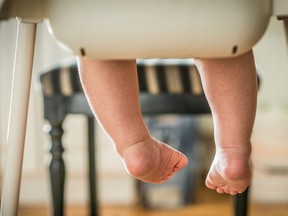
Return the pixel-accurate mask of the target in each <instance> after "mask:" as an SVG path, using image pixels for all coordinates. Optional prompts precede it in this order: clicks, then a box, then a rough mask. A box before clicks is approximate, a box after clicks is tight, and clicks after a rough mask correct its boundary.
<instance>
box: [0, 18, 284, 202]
mask: <svg viewBox="0 0 288 216" xmlns="http://www.w3.org/2000/svg"><path fill="white" fill-rule="evenodd" d="M15 35H16V22H15V21H14V20H10V21H9V22H5V23H1V25H0V47H1V49H0V74H1V79H0V103H1V106H0V119H1V122H0V151H1V152H0V155H1V158H0V161H1V170H2V171H3V167H4V158H5V150H6V146H5V139H6V131H7V113H8V107H9V106H8V104H9V95H10V87H11V71H12V66H13V56H14V53H13V51H14V44H15V42H14V41H15ZM67 56H70V54H69V53H66V52H65V51H63V50H61V49H60V48H59V47H58V46H57V44H56V43H55V41H54V40H52V39H51V38H50V37H49V36H48V34H47V31H46V29H45V28H44V26H43V25H42V26H40V27H39V29H38V36H37V45H36V57H35V64H34V72H33V86H32V91H31V100H30V111H29V120H28V130H27V139H26V148H25V157H24V165H23V178H22V189H21V198H20V203H21V204H26V203H39V204H43V203H48V202H49V196H50V191H49V181H48V173H47V165H48V163H49V147H50V144H49V142H50V140H49V137H48V136H47V135H45V134H44V133H43V132H42V127H43V125H44V124H45V122H44V120H43V108H42V98H41V94H40V90H39V85H37V71H38V69H39V68H41V67H42V66H43V65H47V64H52V63H54V62H55V61H58V60H59V59H61V58H64V57H67ZM255 58H256V61H257V63H258V65H259V66H260V68H261V74H262V78H263V83H262V84H263V85H262V87H261V91H260V94H259V108H258V115H257V120H256V123H255V133H254V137H253V141H254V143H256V144H255V152H259V151H256V150H257V149H263V146H265V147H267V148H268V149H269V148H272V146H271V145H272V142H273V145H274V146H275V145H277V143H278V144H279V143H280V144H279V145H280V146H282V147H283V148H284V149H287V148H288V143H286V141H285V140H288V135H287V133H285V132H283V130H284V129H286V127H284V125H288V118H286V117H287V116H288V114H287V110H288V109H287V108H288V94H287V92H288V85H287V80H288V60H287V54H286V50H285V42H284V38H283V29H282V24H281V23H280V22H278V21H277V20H276V19H274V18H273V19H272V20H271V24H270V26H269V28H268V30H267V32H266V34H265V36H264V37H263V39H262V40H261V41H260V42H259V43H258V44H257V46H256V47H255ZM275 116H276V117H275ZM279 116H280V117H279ZM282 116H285V118H282ZM271 120H274V121H273V127H268V125H269V122H271ZM208 122H209V124H210V123H211V121H208ZM79 125H80V127H79ZM85 127H86V125H85V118H83V117H82V116H69V117H68V118H67V120H66V122H65V125H64V129H65V131H66V132H67V133H66V134H65V136H64V138H63V142H64V143H65V146H64V147H65V150H66V151H65V155H64V157H65V161H66V168H67V181H68V182H67V186H66V192H67V194H66V198H67V201H68V202H70V203H83V202H85V199H86V197H87V196H86V194H87V185H86V170H87V166H86V160H87V158H86V137H85V134H86V130H85ZM208 128H210V129H209V132H210V134H211V133H212V131H211V127H210V125H209V127H208ZM98 130H99V129H98ZM270 131H271V133H269V132H270ZM279 131H282V132H281V134H279ZM75 134H77V136H75ZM272 135H275V138H274V139H272V140H271V139H270V140H271V143H268V144H267V140H268V138H270V137H271V136H272ZM275 142H276V144H275ZM285 144H286V146H285ZM256 147H257V148H256ZM267 151H269V150H267ZM266 156H267V155H265V157H266ZM284 156H285V154H284ZM97 157H98V159H97V161H98V165H99V173H100V175H99V176H100V180H99V185H100V186H99V190H100V191H99V192H100V201H101V202H103V203H130V202H133V200H134V198H135V195H134V191H133V180H131V178H130V177H129V176H128V175H127V174H126V173H125V171H124V168H123V166H122V165H121V163H120V160H119V159H118V157H117V156H116V154H115V153H114V151H113V147H112V145H111V144H110V143H109V141H108V140H107V137H105V135H103V134H101V135H100V136H98V137H97ZM265 157H264V156H263V154H262V155H261V154H260V155H259V153H258V155H256V156H254V158H256V159H257V161H261V160H264V159H265ZM287 158H288V157H287V155H286V161H287ZM256 159H255V160H256ZM107 161H109V163H108V162H107ZM283 161H284V160H282V162H281V163H284V162H283ZM257 163H258V162H257ZM279 163H280V162H279ZM258 176H259V175H258ZM260 177H261V176H260ZM287 182H288V181H287ZM119 184H121V187H119V186H118V185H119ZM263 184H264V183H263ZM264 185H265V184H264ZM254 187H255V186H254ZM257 191H259V188H257V187H256V189H255V190H254V192H253V194H254V198H255V199H256V200H257ZM286 191H287V190H286ZM124 195H125V196H124Z"/></svg>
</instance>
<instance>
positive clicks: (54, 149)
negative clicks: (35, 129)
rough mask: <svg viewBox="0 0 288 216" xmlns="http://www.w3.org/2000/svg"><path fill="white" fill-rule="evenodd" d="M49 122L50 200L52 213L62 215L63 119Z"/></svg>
mask: <svg viewBox="0 0 288 216" xmlns="http://www.w3.org/2000/svg"><path fill="white" fill-rule="evenodd" d="M49 122H50V126H51V127H50V131H49V133H50V135H51V140H52V146H51V149H50V153H51V154H52V159H51V163H50V167H49V171H50V181H51V191H52V201H53V215H54V216H63V215H64V183H65V165H64V160H63V157H62V154H63V152H64V148H63V145H62V141H61V140H62V135H63V129H62V123H63V121H49Z"/></svg>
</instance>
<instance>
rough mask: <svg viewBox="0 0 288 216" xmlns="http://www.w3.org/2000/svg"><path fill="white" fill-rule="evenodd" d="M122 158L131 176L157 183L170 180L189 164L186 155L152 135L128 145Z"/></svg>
mask: <svg viewBox="0 0 288 216" xmlns="http://www.w3.org/2000/svg"><path fill="white" fill-rule="evenodd" d="M122 159H123V162H124V165H125V167H126V169H127V171H128V173H129V174H130V175H131V176H133V177H135V178H137V179H140V180H142V181H144V182H149V183H155V184H160V183H162V182H164V181H166V180H168V179H169V178H170V177H171V176H173V175H174V174H175V173H176V172H177V171H179V170H180V169H181V168H183V167H185V166H186V165H187V164H188V159H187V157H186V156H185V155H183V154H182V153H180V152H178V151H177V150H175V149H173V148H171V147H169V146H168V145H166V144H164V143H162V142H160V141H158V140H156V139H154V138H152V137H148V138H147V139H146V140H144V141H141V142H138V143H136V144H134V145H132V146H130V147H128V148H127V149H126V150H124V152H123V154H122Z"/></svg>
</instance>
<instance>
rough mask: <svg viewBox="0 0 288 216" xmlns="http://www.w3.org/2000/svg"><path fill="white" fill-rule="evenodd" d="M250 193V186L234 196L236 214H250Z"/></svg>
mask: <svg viewBox="0 0 288 216" xmlns="http://www.w3.org/2000/svg"><path fill="white" fill-rule="evenodd" d="M248 194H249V188H247V189H246V190H245V191H244V192H243V193H242V194H237V195H236V196H234V215H235V216H247V215H248Z"/></svg>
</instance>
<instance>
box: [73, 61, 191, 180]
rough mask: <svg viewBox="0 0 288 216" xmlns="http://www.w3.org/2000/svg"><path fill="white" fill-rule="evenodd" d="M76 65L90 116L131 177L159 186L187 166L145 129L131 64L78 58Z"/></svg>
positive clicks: (184, 161)
mask: <svg viewBox="0 0 288 216" xmlns="http://www.w3.org/2000/svg"><path fill="white" fill-rule="evenodd" d="M78 63H79V68H80V75H81V81H82V84H83V87H84V90H85V93H86V96H87V98H88V101H89V103H90V105H91V107H92V109H93V112H94V114H95V116H96V118H97V119H98V121H99V123H100V124H101V126H102V127H103V129H104V130H105V131H106V133H107V134H108V135H109V137H110V138H111V139H112V141H113V143H114V145H115V148H116V151H117V152H118V153H119V155H120V156H121V158H122V160H123V162H124V164H125V167H126V169H127V171H128V172H129V173H130V174H131V175H132V176H134V177H136V178H138V179H140V180H143V181H146V182H151V183H161V182H163V181H165V180H167V179H168V178H169V177H170V176H172V175H173V174H174V173H175V172H177V171H178V170H179V169H180V168H182V167H184V166H186V165H187V163H188V160H187V158H186V157H185V156H184V155H183V154H181V153H180V152H178V151H176V150H174V149H172V148H170V147H169V146H167V145H166V144H163V143H161V142H159V141H157V140H155V139H153V138H152V137H151V136H150V134H149V132H148V130H147V128H146V126H145V123H144V121H143V119H142V115H141V110H140V105H139V98H138V97H139V96H138V79H137V70H136V61H135V60H131V61H128V60H127V61H104V60H103V61H102V60H94V59H89V58H80V59H78Z"/></svg>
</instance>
